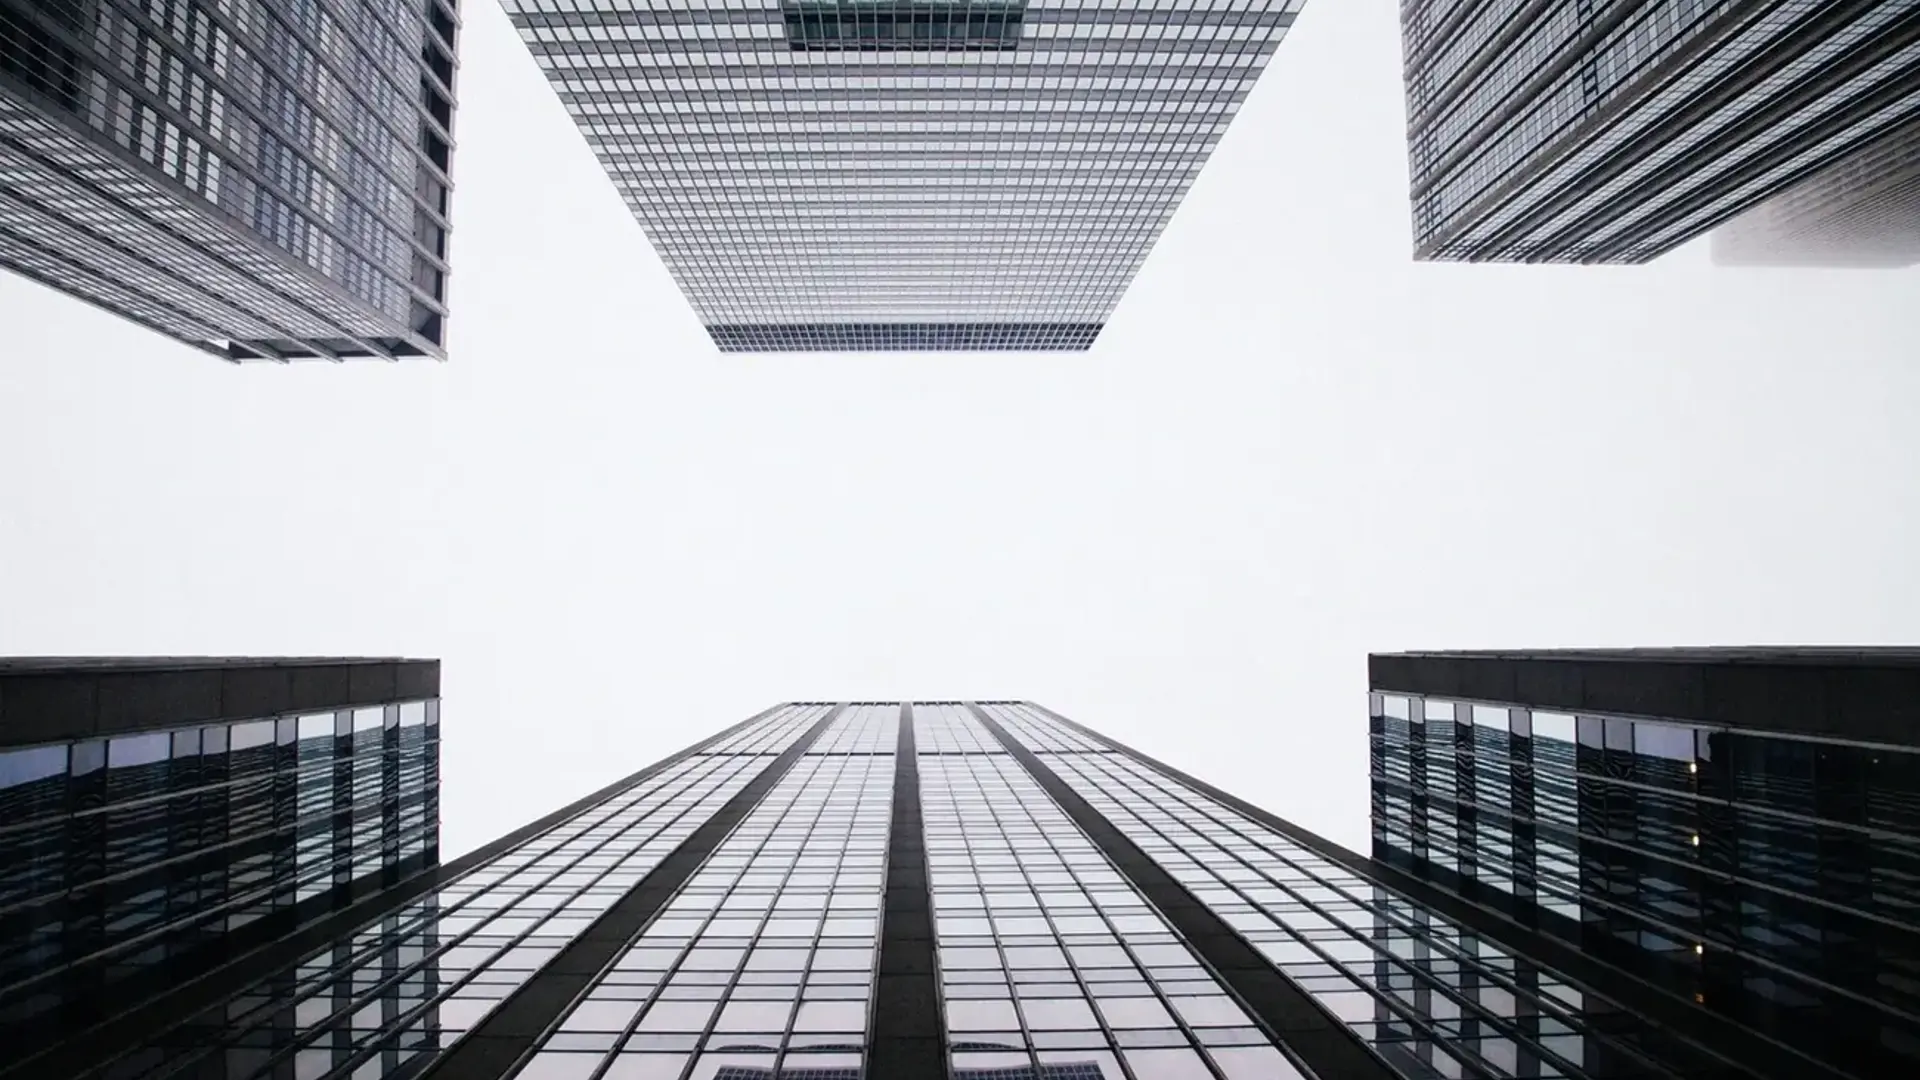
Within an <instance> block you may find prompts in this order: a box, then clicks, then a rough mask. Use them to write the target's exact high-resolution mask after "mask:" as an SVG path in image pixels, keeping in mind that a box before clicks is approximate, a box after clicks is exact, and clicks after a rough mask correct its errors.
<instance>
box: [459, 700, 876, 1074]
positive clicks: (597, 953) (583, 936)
mask: <svg viewBox="0 0 1920 1080" xmlns="http://www.w3.org/2000/svg"><path fill="white" fill-rule="evenodd" d="M844 708H845V706H842V705H836V706H834V707H833V708H831V709H829V710H827V713H826V715H825V716H823V717H821V718H820V719H819V720H818V721H817V722H816V723H814V725H813V726H812V727H811V728H809V729H808V730H807V731H806V733H805V734H803V735H801V736H800V738H798V739H796V740H795V741H794V743H793V745H791V746H789V747H787V749H786V750H785V751H783V752H781V753H780V754H779V756H777V757H775V758H774V759H773V760H772V761H771V762H769V763H768V764H767V766H766V767H765V768H763V769H762V770H761V771H760V775H758V776H756V777H754V779H753V780H752V781H751V782H749V783H748V784H747V786H746V787H744V788H742V789H741V790H740V791H738V792H736V793H735V794H734V796H733V797H732V798H731V799H728V800H727V801H726V803H725V804H723V805H722V806H721V807H720V808H719V809H718V810H716V811H714V813H713V815H712V816H711V817H709V818H708V819H707V820H706V822H704V823H703V824H702V825H701V826H700V827H699V828H698V829H695V830H694V832H693V835H691V836H689V837H687V838H686V839H685V840H683V841H681V842H680V845H679V846H678V847H676V848H674V849H673V851H672V852H671V853H670V854H668V855H667V857H666V858H664V859H662V860H661V861H660V863H659V865H657V866H655V867H654V868H653V870H652V871H651V872H649V873H648V874H647V876H645V877H643V878H641V879H640V881H639V882H637V883H636V884H635V885H634V886H633V888H631V889H629V890H627V894H626V895H625V896H623V897H621V898H620V899H619V900H617V901H615V902H614V904H613V906H612V907H609V908H608V909H607V910H606V911H605V912H603V913H601V915H600V916H599V917H598V918H596V919H594V921H593V925H591V926H589V927H587V929H586V930H584V931H582V932H581V933H580V935H579V936H578V937H576V938H574V939H573V940H572V941H570V942H568V943H567V945H566V947H565V948H563V949H561V950H560V952H559V953H558V954H556V955H555V956H554V957H553V958H552V959H550V960H548V961H547V962H546V964H545V965H544V966H542V967H541V968H540V970H539V971H537V972H535V973H534V975H533V977H532V978H531V979H529V980H527V981H526V982H525V983H523V984H521V986H520V987H519V988H518V989H516V990H515V991H514V992H513V993H512V994H511V995H510V996H508V998H507V999H506V1001H504V1002H502V1003H501V1004H500V1006H499V1007H498V1008H496V1009H495V1010H494V1011H493V1012H491V1013H489V1014H488V1015H487V1017H486V1019H485V1020H482V1021H481V1022H480V1025H479V1026H478V1027H476V1028H474V1029H473V1030H472V1031H470V1032H468V1033H467V1035H466V1037H465V1038H463V1039H461V1040H460V1042H459V1043H457V1044H455V1045H454V1047H453V1048H452V1049H451V1050H449V1051H447V1052H446V1054H445V1055H443V1056H442V1057H441V1058H440V1059H439V1060H437V1061H435V1062H434V1063H433V1065H431V1066H429V1067H428V1068H427V1070H426V1072H425V1073H424V1074H423V1075H424V1076H431V1077H433V1078H434V1080H497V1078H500V1077H505V1076H511V1075H512V1074H513V1072H514V1071H515V1070H516V1069H517V1068H518V1067H519V1066H520V1065H521V1064H522V1063H523V1062H524V1061H526V1060H527V1059H528V1058H529V1057H531V1056H532V1055H533V1053H534V1052H535V1051H536V1050H538V1049H539V1043H540V1039H541V1037H542V1036H543V1035H544V1034H545V1033H546V1032H547V1031H549V1030H550V1029H551V1028H552V1027H553V1026H554V1024H556V1023H557V1022H558V1021H559V1020H560V1017H561V1016H562V1015H563V1014H564V1013H565V1012H566V1010H567V1009H568V1008H569V1007H571V1006H572V1004H573V1002H574V1001H575V999H576V998H578V997H579V996H580V994H581V993H583V992H584V991H585V990H586V989H587V988H588V987H589V986H590V985H591V984H592V983H593V981H594V979H595V978H596V977H597V976H598V975H599V973H600V972H601V971H602V970H603V969H604V968H605V967H606V966H607V965H608V964H609V963H611V962H612V961H613V959H614V958H615V957H616V956H618V955H619V954H620V953H621V952H622V951H623V950H625V949H626V947H627V945H628V944H629V943H630V942H631V941H632V940H633V938H634V936H635V935H637V934H638V933H639V932H640V931H641V930H642V929H644V928H645V927H646V925H647V924H648V923H649V922H651V921H653V917H654V916H655V915H657V914H659V912H660V909H661V908H662V907H664V906H665V905H666V903H667V902H668V901H669V900H671V899H673V897H674V894H676V893H678V892H679V891H680V887H681V886H683V885H685V884H686V883H687V880H688V879H689V878H691V877H692V876H693V875H694V873H695V872H697V871H698V870H699V869H700V867H701V865H702V864H703V863H705V862H706V860H707V857H708V856H709V855H711V854H713V852H714V850H715V849H716V848H718V847H719V846H720V844H721V842H722V841H724V840H725V839H726V838H727V836H728V834H729V833H731V832H732V831H733V829H734V827H735V826H737V825H739V824H740V822H741V821H743V820H745V819H746V817H747V815H748V814H749V813H751V812H752V811H753V809H754V807H756V806H758V805H759V804H760V801H761V799H763V798H764V797H765V796H766V794H767V793H768V792H769V791H771V790H773V787H774V785H775V784H777V783H779V781H780V779H781V777H783V776H785V775H786V774H787V772H788V771H789V770H790V769H792V768H793V766H794V764H795V763H797V762H798V761H799V760H800V759H801V758H802V757H803V756H804V755H805V754H806V752H807V749H808V748H809V747H811V746H812V745H813V741H814V740H815V739H817V738H819V737H820V735H821V733H823V732H825V731H826V730H827V728H828V727H830V726H831V725H832V724H833V722H834V720H835V719H836V718H838V717H839V715H840V713H841V712H842V710H843V709H844Z"/></svg>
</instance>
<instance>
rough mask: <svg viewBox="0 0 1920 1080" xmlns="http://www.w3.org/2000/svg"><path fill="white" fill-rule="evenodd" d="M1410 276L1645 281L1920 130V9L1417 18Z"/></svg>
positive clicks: (1897, 3)
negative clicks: (1481, 266)
mask: <svg viewBox="0 0 1920 1080" xmlns="http://www.w3.org/2000/svg"><path fill="white" fill-rule="evenodd" d="M1401 12H1402V23H1403V29H1404V35H1405V50H1406V82H1407V116H1408V120H1407V131H1408V146H1409V156H1410V159H1411V168H1412V188H1413V190H1412V194H1413V231H1414V252H1415V256H1416V257H1417V258H1422V259H1442V260H1464V261H1476V262H1477V261H1496V262H1574V263H1641V262H1646V261H1647V260H1649V259H1652V258H1654V257H1656V256H1658V255H1661V254H1662V253H1664V252H1667V251H1669V250H1671V249H1673V248H1674V247H1676V246H1678V245H1680V244H1682V243H1684V242H1686V241H1687V240H1690V239H1692V238H1694V237H1696V236H1699V235H1701V234H1702V233H1705V232H1706V231H1707V230H1709V229H1711V228H1713V227H1714V226H1716V225H1718V224H1720V223H1721V222H1723V221H1726V220H1727V219H1729V218H1731V217H1733V216H1734V215H1736V214H1739V213H1740V212H1741V211H1743V210H1746V209H1747V208H1749V207H1751V206H1754V205H1755V204H1757V203H1760V202H1761V201H1763V200H1765V199H1767V198H1768V197H1770V196H1773V195H1775V194H1777V193H1779V192H1781V191H1784V190H1786V189H1788V188H1789V187H1791V186H1792V185H1793V184H1795V183H1797V182H1799V181H1800V180H1802V179H1805V178H1806V177H1808V176H1811V175H1813V174H1815V173H1817V172H1819V171H1820V170H1821V169H1823V168H1825V167H1828V166H1829V165H1831V164H1833V163H1834V162H1836V161H1839V160H1840V159H1842V158H1844V157H1846V156H1847V155H1848V154H1850V153H1852V152H1853V151H1854V150H1856V149H1857V148H1859V147H1861V146H1863V145H1865V144H1867V143H1869V142H1871V141H1873V140H1874V139H1876V138H1878V137H1880V136H1881V135H1883V134H1885V133H1887V132H1889V131H1892V130H1893V129H1895V128H1896V127H1898V126H1900V125H1902V124H1904V123H1907V122H1910V121H1912V120H1914V119H1915V118H1916V117H1920V89H1916V88H1917V87H1920V0H1859V2H1844V3H1828V2H1824V0H1743V2H1735V0H1623V2H1621V3H1612V4H1595V3H1584V2H1582V3H1571V2H1569V3H1546V2H1535V3H1499V4H1477V3H1468V2H1466V0H1408V2H1407V3H1405V4H1403V5H1402V7H1401Z"/></svg>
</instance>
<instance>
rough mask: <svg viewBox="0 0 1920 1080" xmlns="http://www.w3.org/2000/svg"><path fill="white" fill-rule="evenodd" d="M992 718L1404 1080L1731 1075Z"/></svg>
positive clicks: (1553, 978)
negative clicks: (1443, 1077)
mask: <svg viewBox="0 0 1920 1080" xmlns="http://www.w3.org/2000/svg"><path fill="white" fill-rule="evenodd" d="M985 708H986V709H987V711H988V713H989V715H991V716H993V718H994V719H995V720H997V721H999V722H1000V723H1001V724H1003V725H1004V726H1005V727H1007V728H1008V730H1010V731H1011V732H1013V733H1014V734H1015V737H1016V738H1018V739H1019V740H1020V741H1021V743H1022V744H1023V745H1025V746H1027V747H1028V748H1029V749H1031V750H1033V751H1034V752H1035V753H1038V754H1044V755H1045V756H1046V763H1047V764H1048V765H1049V766H1050V767H1051V768H1052V769H1053V770H1054V771H1055V772H1056V773H1058V774H1059V775H1060V776H1061V777H1062V778H1063V779H1066V780H1067V781H1068V782H1069V783H1070V784H1072V785H1073V787H1074V789H1075V790H1076V791H1078V792H1080V793H1081V795H1082V797H1084V798H1085V799H1086V800H1087V801H1088V802H1089V803H1090V804H1092V805H1093V806H1094V808H1095V809H1097V810H1099V811H1100V812H1101V813H1102V814H1103V815H1105V816H1106V817H1107V819H1108V820H1109V821H1111V822H1112V823H1113V824H1114V825H1115V826H1116V827H1118V828H1119V830H1120V831H1121V832H1122V833H1123V834H1125V835H1126V836H1127V838H1128V839H1130V840H1132V841H1133V842H1134V843H1136V844H1138V845H1139V846H1140V847H1141V849H1142V850H1144V851H1145V852H1146V853H1147V854H1148V855H1150V856H1151V857H1152V858H1153V859H1154V861H1155V862H1157V863H1159V864H1160V865H1161V866H1162V867H1164V868H1165V869H1166V870H1167V871H1168V872H1169V873H1170V874H1172V875H1173V876H1174V878H1175V879H1176V880H1178V881H1179V882H1180V883H1181V884H1183V885H1185V886H1186V887H1187V888H1188V889H1190V890H1191V891H1192V892H1193V894H1194V895H1195V897H1196V898H1198V899H1199V900H1201V901H1202V902H1204V903H1205V904H1207V906H1208V907H1210V908H1212V909H1213V910H1214V911H1215V912H1217V913H1219V914H1220V915H1221V916H1222V917H1223V918H1224V919H1225V920H1226V921H1227V923H1228V924H1229V925H1231V926H1232V927H1233V928H1234V929H1235V930H1236V931H1238V932H1239V933H1240V934H1241V935H1243V936H1244V937H1245V938H1246V939H1247V940H1248V941H1249V942H1251V943H1252V944H1253V945H1254V947H1255V948H1256V949H1258V950H1259V951H1260V952H1261V953H1262V954H1264V955H1265V956H1266V957H1267V958H1268V959H1269V960H1271V961H1272V962H1273V963H1274V964H1275V965H1276V966H1277V967H1279V968H1280V970H1282V971H1283V972H1285V973H1286V974H1287V976H1288V977H1289V978H1291V979H1292V980H1293V981H1294V982H1295V983H1296V984H1298V985H1299V986H1300V987H1301V988H1302V989H1304V990H1306V991H1307V992H1308V993H1310V994H1311V995H1313V997H1314V998H1316V999H1317V1000H1318V1001H1319V1002H1320V1004H1321V1005H1322V1006H1323V1007H1324V1008H1325V1009H1326V1010H1327V1011H1328V1012H1330V1013H1331V1014H1332V1015H1333V1016H1335V1017H1336V1018H1338V1019H1339V1020H1340V1021H1341V1022H1343V1023H1345V1024H1346V1025H1347V1026H1348V1027H1350V1028H1352V1029H1353V1030H1354V1031H1356V1032H1357V1033H1359V1034H1360V1035H1361V1036H1362V1037H1364V1038H1365V1039H1366V1040H1367V1041H1368V1042H1370V1043H1371V1044H1372V1045H1373V1046H1374V1047H1375V1048H1376V1049H1377V1050H1378V1051H1379V1053H1380V1055H1381V1056H1382V1057H1383V1058H1385V1059H1386V1060H1387V1062H1388V1063H1389V1064H1391V1065H1392V1066H1393V1067H1394V1068H1395V1069H1396V1070H1397V1071H1398V1072H1399V1073H1400V1074H1401V1075H1403V1076H1406V1077H1408V1078H1409V1080H1424V1078H1427V1077H1433V1076H1445V1077H1485V1078H1495V1077H1511V1076H1526V1077H1546V1078H1567V1080H1573V1078H1592V1080H1606V1078H1613V1077H1636V1078H1637V1077H1650V1076H1675V1077H1679V1076H1685V1077H1707V1076H1725V1075H1734V1074H1731V1073H1729V1072H1728V1071H1727V1067H1726V1066H1724V1065H1723V1064H1721V1063H1719V1062H1717V1061H1715V1060H1712V1059H1707V1058H1704V1057H1703V1056H1702V1055H1700V1054H1699V1053H1698V1052H1697V1051H1694V1050H1693V1049H1692V1048H1691V1047H1689V1046H1687V1045H1686V1044H1683V1043H1680V1042H1679V1041H1678V1040H1675V1039H1672V1038H1670V1037H1667V1036H1666V1035H1664V1034H1663V1033H1661V1032H1659V1031H1657V1030H1655V1029H1653V1028H1652V1027H1651V1026H1650V1025H1648V1024H1646V1023H1644V1022H1637V1021H1635V1019H1634V1018H1633V1017H1632V1016H1631V1014H1630V1013H1628V1012H1626V1011H1625V1010H1622V1009H1620V1008H1619V1007H1618V1006H1617V1005H1616V1004H1614V1003H1612V1002H1608V1001H1606V1000H1604V999H1601V998H1599V997H1597V996H1596V995H1594V994H1592V993H1590V992H1587V991H1585V990H1583V989H1580V988H1577V987H1575V986H1573V985H1571V984H1569V983H1568V982H1566V981H1565V980H1564V979H1562V978H1560V977H1559V976H1557V975H1556V974H1554V973H1553V972H1550V971H1548V970H1546V969H1543V968H1541V967H1539V966H1538V965H1535V964H1532V963H1529V962H1527V961H1526V960H1524V959H1522V958H1520V957H1517V956H1515V955H1513V954H1512V953H1511V952H1510V951H1508V950H1505V949H1502V948H1500V947H1499V946H1497V945H1496V944H1494V943H1493V942H1491V941H1488V940H1486V939H1485V938H1483V937H1481V936H1479V935H1477V934H1475V933H1473V932H1472V931H1470V930H1468V929H1467V928H1465V927H1462V926H1459V925H1456V924H1453V923H1451V922H1449V921H1448V920H1446V919H1444V918H1442V917H1440V916H1438V915H1437V914H1434V913H1432V912H1429V911H1427V910H1425V909H1424V908H1422V907H1421V906H1420V905H1418V904H1416V903H1414V902H1412V901H1410V900H1408V899H1407V898H1405V897H1403V896H1400V895H1398V894H1397V893H1395V892H1393V891H1391V890H1389V889H1386V888H1383V887H1381V886H1380V885H1378V884H1376V883H1374V882H1372V881H1370V880H1368V879H1366V878H1364V877H1362V876H1361V875H1359V874H1356V873H1354V872H1352V871H1351V870H1348V869H1346V868H1344V867H1341V866H1338V865H1336V864H1334V863H1332V862H1330V861H1329V860H1327V859H1325V858H1323V857H1322V856H1320V855H1318V854H1315V853H1313V852H1311V851H1309V850H1307V849H1306V848H1304V847H1303V846H1301V845H1300V844H1299V843H1298V842H1296V841H1294V840H1292V839H1291V838H1289V837H1286V836H1283V835H1281V834H1280V833H1278V832H1276V831H1274V830H1273V829H1271V828H1269V827H1267V826H1265V825H1264V824H1262V823H1260V822H1257V821H1255V820H1253V819H1251V818H1249V817H1247V816H1246V815H1244V814H1241V813H1239V812H1238V811H1236V810H1234V809H1232V808H1231V807H1228V806H1226V805H1224V804H1222V803H1220V802H1218V801H1217V800H1214V799H1210V798H1208V797H1206V796H1204V795H1202V794H1200V793H1199V792H1196V791H1194V790H1192V789H1191V788H1188V787H1186V786H1185V785H1183V784H1181V783H1179V782H1177V781H1175V780H1173V779H1172V778H1170V777H1167V776H1164V775H1162V774H1161V773H1159V772H1158V771H1156V770H1155V769H1153V768H1152V767H1150V766H1148V765H1146V764H1144V763H1142V762H1140V761H1137V760H1135V759H1134V758H1133V757H1131V756H1129V755H1126V754H1119V753H1112V752H1100V753H1088V752H1085V751H1084V750H1082V749H1080V747H1079V746H1078V745H1075V744H1076V743H1079V742H1082V741H1085V740H1086V736H1085V735H1084V734H1082V733H1080V732H1077V731H1075V730H1074V729H1073V728H1071V727H1069V726H1068V725H1065V724H1061V723H1059V722H1058V721H1056V720H1055V719H1053V718H1052V717H1050V716H1047V715H1046V714H1045V713H1043V712H1041V711H1039V710H1037V709H1035V708H1033V707H1032V706H1027V705H993V706H985ZM1669 1070H1672V1071H1669Z"/></svg>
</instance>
